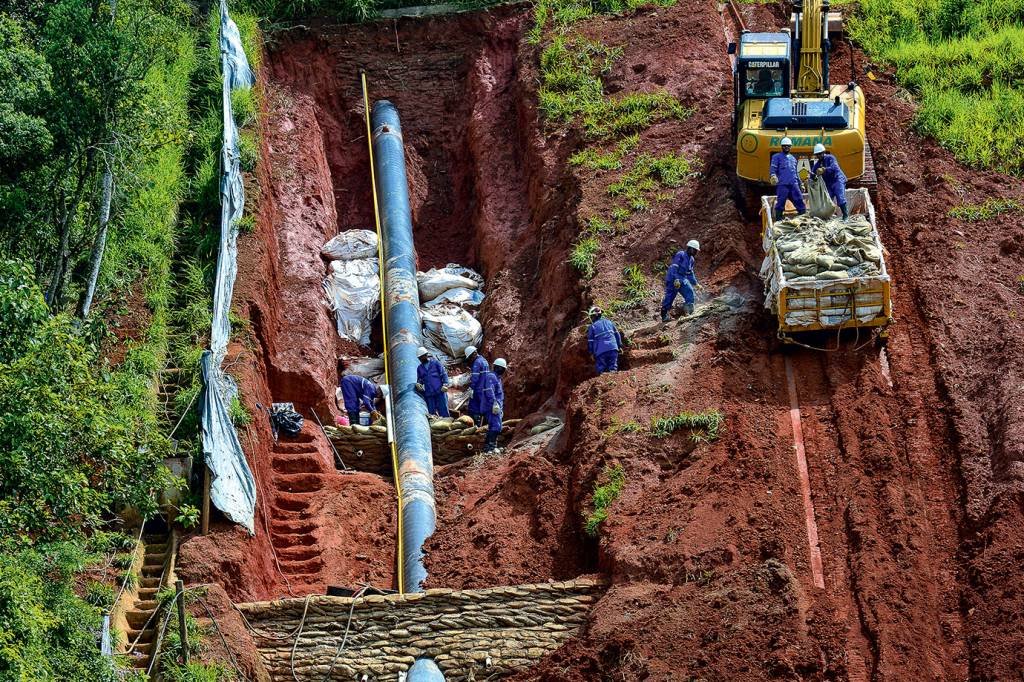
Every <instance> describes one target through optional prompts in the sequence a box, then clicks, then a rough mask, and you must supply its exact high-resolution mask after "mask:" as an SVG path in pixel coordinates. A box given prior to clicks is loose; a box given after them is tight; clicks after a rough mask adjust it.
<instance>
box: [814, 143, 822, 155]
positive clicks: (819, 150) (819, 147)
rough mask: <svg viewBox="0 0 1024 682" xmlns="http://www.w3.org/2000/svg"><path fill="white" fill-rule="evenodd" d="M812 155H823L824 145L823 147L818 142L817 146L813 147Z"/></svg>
mask: <svg viewBox="0 0 1024 682" xmlns="http://www.w3.org/2000/svg"><path fill="white" fill-rule="evenodd" d="M814 153H815V154H824V153H825V145H823V144H822V143H820V142H819V143H818V144H816V145H814Z"/></svg>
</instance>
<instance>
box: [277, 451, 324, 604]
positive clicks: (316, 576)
mask: <svg viewBox="0 0 1024 682" xmlns="http://www.w3.org/2000/svg"><path fill="white" fill-rule="evenodd" d="M300 438H301V436H300ZM271 467H272V469H273V472H274V473H273V478H272V480H273V488H274V492H273V495H272V497H271V510H270V541H271V543H272V544H273V546H274V550H275V552H276V553H277V559H278V562H279V563H280V564H281V572H282V573H283V574H284V576H285V577H286V578H287V580H288V582H289V584H291V585H292V586H293V587H300V586H302V587H311V586H316V587H317V588H322V587H323V585H322V584H321V579H320V578H321V576H320V571H321V569H322V568H323V566H324V563H323V560H322V559H321V558H320V547H319V545H318V544H317V539H316V535H315V532H316V530H317V528H318V524H317V522H316V520H315V519H314V518H312V514H311V513H310V511H309V508H310V504H311V503H312V502H313V499H314V497H315V495H316V493H317V492H318V491H319V490H320V489H321V488H323V485H324V473H323V463H322V460H321V456H320V454H319V451H318V450H317V446H316V443H315V442H314V441H312V440H309V441H286V442H279V443H275V444H274V447H273V450H272V454H271Z"/></svg>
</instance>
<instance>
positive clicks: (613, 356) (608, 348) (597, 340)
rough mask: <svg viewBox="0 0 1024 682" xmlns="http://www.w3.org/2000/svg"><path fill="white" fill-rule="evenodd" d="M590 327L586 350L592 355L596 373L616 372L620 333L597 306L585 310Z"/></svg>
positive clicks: (620, 342) (620, 343) (620, 340)
mask: <svg viewBox="0 0 1024 682" xmlns="http://www.w3.org/2000/svg"><path fill="white" fill-rule="evenodd" d="M587 315H588V316H590V328H589V329H587V350H589V351H590V354H591V355H592V356H593V357H594V364H595V365H596V369H597V373H598V374H603V373H605V372H617V371H618V370H619V353H621V352H622V334H621V333H619V330H618V329H617V328H616V327H615V323H613V322H612V321H611V320H609V319H608V318H606V317H603V315H604V311H602V310H601V309H600V308H598V307H597V306H594V307H592V308H591V309H590V310H588V311H587Z"/></svg>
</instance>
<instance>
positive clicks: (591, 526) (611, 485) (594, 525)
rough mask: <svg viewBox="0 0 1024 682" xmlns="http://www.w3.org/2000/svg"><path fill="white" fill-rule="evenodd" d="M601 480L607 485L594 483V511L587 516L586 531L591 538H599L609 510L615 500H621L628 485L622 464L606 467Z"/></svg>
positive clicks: (592, 501) (592, 497) (592, 499)
mask: <svg viewBox="0 0 1024 682" xmlns="http://www.w3.org/2000/svg"><path fill="white" fill-rule="evenodd" d="M601 478H603V479H604V480H605V483H603V484H600V485H598V484H597V482H595V483H594V493H593V495H592V496H591V504H592V505H593V507H594V511H593V512H591V513H590V514H588V515H586V514H585V523H584V530H585V531H586V533H587V535H589V536H590V537H597V533H598V530H600V526H601V523H603V522H604V521H605V520H606V519H607V518H608V510H609V508H610V507H611V506H612V503H613V502H615V500H617V499H619V495H621V494H622V489H623V487H625V485H626V472H625V470H623V468H622V465H621V464H616V465H615V466H613V467H605V469H604V471H603V472H602V475H601Z"/></svg>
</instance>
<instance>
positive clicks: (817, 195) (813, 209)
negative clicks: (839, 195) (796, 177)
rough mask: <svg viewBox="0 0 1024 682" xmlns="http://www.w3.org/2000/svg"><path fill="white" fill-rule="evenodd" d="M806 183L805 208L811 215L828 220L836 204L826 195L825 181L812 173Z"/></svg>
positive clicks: (833, 212) (833, 213)
mask: <svg viewBox="0 0 1024 682" xmlns="http://www.w3.org/2000/svg"><path fill="white" fill-rule="evenodd" d="M808 185H809V187H808V190H809V191H808V197H807V209H808V211H810V213H811V215H812V216H814V217H815V218H821V219H822V220H828V219H829V218H831V217H832V216H833V215H835V212H836V205H835V203H834V202H833V201H832V197H830V196H829V195H828V187H826V186H825V181H824V180H822V179H821V178H819V177H818V176H816V175H812V176H811V179H810V181H809V182H808Z"/></svg>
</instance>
